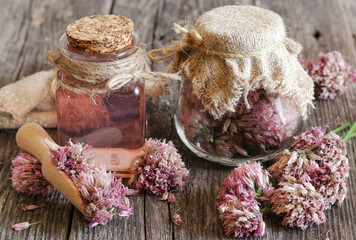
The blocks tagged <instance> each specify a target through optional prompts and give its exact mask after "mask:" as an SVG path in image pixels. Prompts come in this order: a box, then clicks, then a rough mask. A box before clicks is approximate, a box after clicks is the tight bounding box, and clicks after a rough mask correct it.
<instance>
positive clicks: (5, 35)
mask: <svg viewBox="0 0 356 240" xmlns="http://www.w3.org/2000/svg"><path fill="white" fill-rule="evenodd" d="M235 2H238V3H241V4H253V5H258V6H261V7H265V8H268V9H271V10H273V11H275V12H277V13H279V14H281V15H282V16H283V17H284V20H285V24H286V26H287V29H288V34H289V35H290V36H291V37H292V38H295V39H296V40H297V41H299V42H301V43H302V44H303V46H304V54H305V55H306V56H309V57H312V58H315V57H316V56H317V53H318V52H320V51H325V52H327V51H332V50H339V51H341V52H342V54H343V55H344V57H345V59H346V60H347V61H348V62H350V63H351V64H352V65H353V66H354V67H355V66H356V53H355V47H356V1H355V0H300V1H293V0H263V1H259V0H246V1H245V0H243V1H233V0H231V1H229V0H227V1H222V0H219V1H217V0H205V1H203V0H201V1H188V0H141V1H140V0H101V1H92V0H88V1H84V0H80V1H58V0H11V1H9V0H0V29H1V31H0V43H1V44H0V52H1V53H2V54H1V55H0V87H1V86H4V85H6V84H8V83H11V82H14V81H16V80H18V79H19V78H20V77H22V76H25V75H29V74H31V73H34V72H36V71H39V70H42V69H48V68H49V66H48V65H47V64H46V61H45V59H46V52H47V51H48V50H53V49H55V47H56V45H57V44H58V39H59V37H60V35H61V34H62V33H63V32H64V30H65V28H66V26H67V24H68V23H70V22H72V21H73V20H76V19H79V18H80V17H83V16H86V15H92V14H109V13H112V14H118V15H124V16H127V17H129V18H131V19H132V20H133V21H134V22H135V26H136V27H135V28H136V30H137V31H138V32H139V34H140V36H141V38H142V40H143V41H144V42H145V43H147V48H148V49H151V48H157V47H160V46H161V43H163V44H164V43H168V42H170V41H171V40H172V39H173V38H174V36H175V35H174V34H173V31H172V30H171V27H172V24H173V23H174V22H178V23H183V24H184V23H185V22H190V23H192V22H194V19H196V17H197V16H198V15H200V14H201V13H203V12H204V11H207V10H210V9H212V8H214V7H217V6H222V5H227V4H233V3H235ZM166 64H167V62H162V63H154V64H153V65H152V66H153V69H154V70H162V68H163V66H164V65H166ZM177 85H178V84H177V83H174V84H172V86H171V87H170V89H169V95H168V96H166V97H161V98H160V99H159V101H157V103H156V104H153V103H151V102H149V103H148V107H147V112H148V122H149V136H154V137H157V138H167V139H171V140H173V141H174V143H175V144H176V145H177V147H178V149H179V151H180V152H181V153H182V156H183V159H184V161H185V162H186V165H187V167H188V168H189V169H190V172H191V173H190V181H189V184H188V185H187V187H186V188H185V189H184V191H182V192H180V193H178V194H177V195H176V196H177V203H176V204H169V203H167V202H163V201H159V200H158V199H157V198H156V197H153V196H149V195H146V194H145V195H140V196H134V197H130V201H131V203H132V206H133V208H134V214H133V215H132V216H130V217H129V218H127V219H123V218H115V219H114V220H113V221H111V222H110V223H108V224H107V225H106V226H97V227H95V228H89V227H88V226H87V222H86V221H85V220H84V219H83V216H82V215H81V214H80V213H79V211H77V210H76V209H75V208H74V207H73V206H72V205H71V204H70V203H68V201H66V200H65V199H64V198H63V196H62V195H61V194H59V193H56V195H55V196H54V197H53V198H46V199H45V198H42V197H35V198H30V197H26V196H24V195H22V194H19V193H17V192H15V191H14V190H13V188H12V187H11V181H10V179H9V178H10V172H11V171H10V160H11V158H12V157H14V156H15V155H16V154H17V153H18V151H19V150H18V148H17V146H16V143H15V134H16V130H1V131H0V179H1V186H0V238H1V239H6V240H7V239H228V237H226V236H225V235H224V232H223V229H222V223H221V221H220V220H218V213H217V210H216V207H215V206H214V202H215V199H216V196H217V191H218V188H219V187H220V186H221V183H222V180H223V179H224V177H226V176H227V175H228V174H229V173H230V171H231V169H232V168H231V167H224V166H220V165H218V164H214V163H211V162H208V161H205V160H204V159H201V158H198V157H196V156H195V155H194V154H192V153H191V152H190V151H189V150H188V149H187V148H186V147H185V146H184V145H183V144H182V142H181V141H180V139H179V138H178V136H177V133H176V130H175V128H174V124H173V114H174V111H175V100H176V97H177V87H178V86H177ZM355 91H356V84H354V86H353V88H352V91H351V92H349V93H347V94H346V95H344V96H341V97H338V98H336V99H335V100H331V101H316V103H315V107H316V108H315V110H314V111H313V112H312V114H311V116H310V118H309V120H308V121H307V122H306V126H315V125H321V124H326V123H327V124H329V125H330V127H332V128H334V127H336V126H338V125H340V124H342V123H344V122H346V121H355V120H356V110H355V108H356V92H355ZM50 133H51V134H52V136H54V137H56V131H55V130H53V129H52V130H50ZM347 147H348V151H349V158H350V164H351V175H350V178H349V194H348V197H347V199H346V201H345V202H344V204H343V206H342V207H333V208H332V209H330V210H328V211H326V215H327V221H326V223H325V224H322V225H320V226H318V227H310V228H309V229H307V230H306V231H301V230H297V229H285V228H282V227H281V226H280V219H278V218H277V217H273V216H268V217H267V220H266V225H267V231H266V232H267V233H266V236H265V238H266V239H289V240H292V239H325V238H327V237H329V238H330V239H353V238H355V239H356V217H355V215H356V201H355V200H356V199H355V198H356V191H355V185H356V179H355V177H356V173H355V169H356V166H355V165H356V164H355V162H356V160H355V153H356V141H355V140H353V141H350V142H349V143H348V145H347ZM46 202H51V203H52V204H51V205H50V206H48V207H45V208H42V209H38V210H36V211H34V212H23V211H22V210H21V208H20V207H21V205H22V204H37V205H41V204H43V203H46ZM178 208H181V210H180V213H181V216H182V219H183V221H184V223H183V224H182V225H181V226H175V225H174V224H172V222H171V221H170V218H171V216H172V214H173V212H174V211H175V210H176V209H178ZM23 221H28V222H36V221H42V223H41V224H39V225H37V226H34V227H31V228H29V229H27V230H24V231H13V230H12V229H11V228H10V226H11V224H14V223H19V222H23Z"/></svg>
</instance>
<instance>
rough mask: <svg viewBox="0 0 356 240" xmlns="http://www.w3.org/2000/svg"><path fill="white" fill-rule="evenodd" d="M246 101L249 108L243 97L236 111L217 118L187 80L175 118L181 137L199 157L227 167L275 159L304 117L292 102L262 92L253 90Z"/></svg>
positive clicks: (288, 142)
mask: <svg viewBox="0 0 356 240" xmlns="http://www.w3.org/2000/svg"><path fill="white" fill-rule="evenodd" d="M246 100H247V101H248V104H249V108H248V107H247V105H246V103H245V100H244V99H243V98H241V99H240V101H239V103H238V104H237V106H236V108H235V112H227V113H225V114H224V115H223V116H222V117H221V118H219V119H214V117H213V116H212V115H210V114H209V112H208V111H206V110H205V109H204V106H203V104H202V102H201V100H199V99H198V98H197V96H196V95H195V94H194V93H193V88H192V83H191V81H190V80H189V79H184V82H183V84H182V87H181V90H180V94H179V99H178V108H177V114H176V116H175V125H176V128H177V132H178V135H179V136H180V138H181V139H182V141H183V142H184V143H185V145H186V146H187V147H188V148H189V149H190V150H191V151H193V152H194V153H195V154H196V155H198V156H199V157H203V158H205V159H208V160H211V161H214V162H218V163H221V164H224V165H231V166H233V165H235V164H236V163H241V162H243V161H247V160H250V161H256V160H259V161H264V160H269V159H271V158H273V157H274V155H275V153H276V150H278V149H281V148H283V147H286V146H287V145H288V144H290V142H291V140H292V136H294V134H295V133H296V132H297V131H298V130H299V127H300V123H301V116H300V114H299V113H298V111H297V109H296V106H295V104H294V103H293V102H291V101H289V100H287V99H285V98H283V97H281V96H279V95H268V94H266V92H265V91H264V90H262V89H260V90H256V91H251V92H250V93H249V94H248V96H247V99H246Z"/></svg>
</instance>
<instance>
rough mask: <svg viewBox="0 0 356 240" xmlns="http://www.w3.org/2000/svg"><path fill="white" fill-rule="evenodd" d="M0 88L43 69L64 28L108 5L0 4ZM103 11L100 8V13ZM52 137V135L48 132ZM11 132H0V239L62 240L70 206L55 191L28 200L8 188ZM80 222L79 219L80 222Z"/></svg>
mask: <svg viewBox="0 0 356 240" xmlns="http://www.w3.org/2000/svg"><path fill="white" fill-rule="evenodd" d="M1 6H2V7H1V9H0V11H1V14H0V26H1V27H0V29H1V33H2V34H1V35H0V42H1V43H2V44H0V49H1V51H2V53H3V54H2V55H1V56H0V63H1V64H0V72H1V75H0V86H3V85H5V84H8V83H10V82H13V81H16V80H17V79H18V78H19V77H21V76H23V75H27V74H31V73H33V72H35V71H38V70H40V69H44V68H49V66H47V65H46V54H47V51H48V50H54V49H55V47H56V45H57V44H58V39H59V36H60V34H62V33H63V32H64V30H65V27H66V25H67V24H68V23H69V22H71V21H73V20H75V19H77V18H79V17H81V16H84V15H89V14H93V13H94V12H96V13H100V12H109V10H110V7H111V1H106V2H104V1H101V3H96V2H95V1H86V2H82V1H81V2H74V3H71V2H62V1H54V0H46V1H40V0H31V1H30V0H26V1H1ZM105 8H106V9H105ZM50 133H51V135H52V136H53V137H54V139H56V138H57V137H56V131H55V130H51V131H50ZM15 134H16V131H15V130H11V131H9V130H1V131H0V142H1V146H0V152H1V159H0V162H2V163H1V164H0V168H1V170H0V179H1V180H2V181H3V184H1V187H0V202H1V204H0V205H1V207H0V213H1V214H0V228H1V230H2V231H1V233H0V239H6V240H7V239H67V238H68V235H69V229H70V226H71V221H72V212H73V206H72V205H71V204H70V203H69V202H68V201H67V200H65V199H64V197H63V196H62V195H61V194H59V193H56V195H55V196H54V197H53V198H43V197H41V196H39V197H35V198H30V197H27V196H25V195H22V194H19V193H16V192H15V191H14V190H13V188H12V187H11V181H10V179H9V178H10V172H11V170H10V165H11V164H10V160H11V158H12V157H13V156H15V155H16V154H17V152H18V148H17V146H16V142H15ZM45 202H50V203H51V205H50V206H48V207H46V208H43V209H38V210H36V211H34V212H23V211H22V210H21V205H22V204H36V205H41V204H43V203H45ZM24 221H29V222H35V221H42V222H41V224H39V225H37V226H34V227H31V228H29V229H27V230H25V231H19V232H17V231H14V230H12V229H11V228H10V226H11V224H14V223H19V222H24ZM81 221H84V220H81Z"/></svg>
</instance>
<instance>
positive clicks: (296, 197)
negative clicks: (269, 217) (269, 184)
mask: <svg viewBox="0 0 356 240" xmlns="http://www.w3.org/2000/svg"><path fill="white" fill-rule="evenodd" d="M271 203H273V207H272V211H273V212H274V213H276V214H277V215H279V216H283V222H282V225H283V226H288V227H295V226H297V227H300V228H301V229H306V228H307V227H309V226H310V225H312V224H314V223H315V224H320V223H323V222H325V214H324V211H323V210H324V208H325V202H324V200H323V196H322V195H321V194H320V193H318V192H317V191H316V189H315V188H314V186H313V185H312V184H311V183H309V182H305V183H303V182H299V181H297V180H296V179H295V178H294V177H288V180H287V181H285V182H281V183H280V184H279V188H277V189H276V190H275V192H274V193H273V195H272V198H271Z"/></svg>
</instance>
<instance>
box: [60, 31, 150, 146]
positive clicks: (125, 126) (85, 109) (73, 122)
mask: <svg viewBox="0 0 356 240" xmlns="http://www.w3.org/2000/svg"><path fill="white" fill-rule="evenodd" d="M139 46H140V40H139V37H138V35H137V34H136V33H135V32H133V42H132V44H131V46H129V47H128V48H126V49H125V50H124V51H120V52H111V53H95V52H94V53H93V52H90V53H87V52H84V51H80V50H78V49H76V48H74V47H72V46H71V45H70V44H69V43H68V39H67V36H66V34H63V35H62V37H61V39H60V51H61V52H62V53H63V54H64V55H66V56H67V57H69V58H71V59H75V60H78V61H82V62H83V63H85V62H108V61H115V60H119V59H123V58H126V57H128V56H130V55H131V54H133V53H134V52H135V51H136V50H137V48H138V47H139ZM58 74H59V76H58V77H59V78H60V80H61V81H64V82H65V83H66V84H68V85H71V86H80V87H81V88H84V89H90V88H93V86H91V85H89V84H86V83H82V82H79V81H77V80H76V79H74V78H73V77H72V76H70V75H68V74H65V73H64V72H61V71H60V72H59V73H58ZM101 87H104V86H95V88H98V89H100V88H101ZM56 102H57V118H58V138H59V144H60V145H65V144H67V142H68V140H69V139H72V141H73V142H83V143H86V144H89V145H91V146H93V147H94V148H126V149H136V148H139V147H142V146H143V145H144V142H145V128H146V124H145V122H146V121H145V119H146V117H145V83H144V79H139V80H136V81H132V82H129V83H128V84H126V85H124V86H123V87H121V88H119V89H116V90H110V91H107V92H104V93H76V92H74V91H71V90H69V89H65V88H63V87H61V86H58V88H57V91H56Z"/></svg>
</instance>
